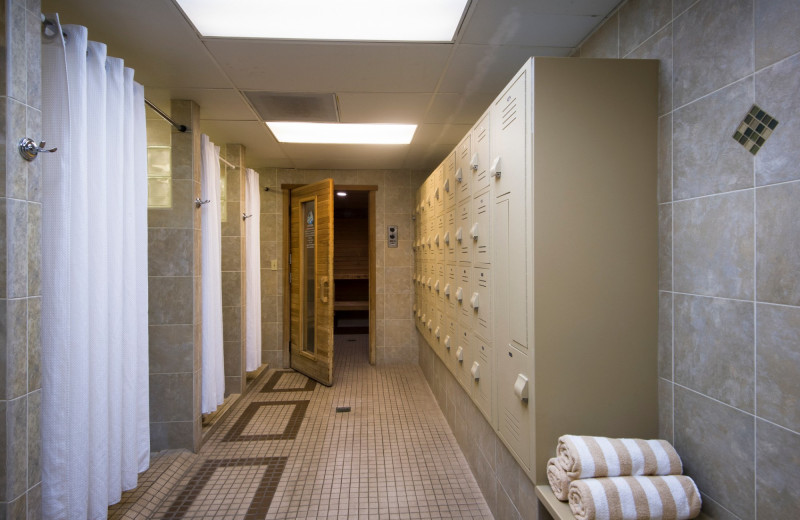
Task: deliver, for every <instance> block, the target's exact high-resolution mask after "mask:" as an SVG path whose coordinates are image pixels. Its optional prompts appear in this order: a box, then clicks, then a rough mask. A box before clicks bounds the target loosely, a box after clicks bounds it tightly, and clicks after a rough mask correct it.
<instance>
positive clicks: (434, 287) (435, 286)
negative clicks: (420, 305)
mask: <svg viewBox="0 0 800 520" xmlns="http://www.w3.org/2000/svg"><path fill="white" fill-rule="evenodd" d="M433 289H434V290H435V291H436V292H439V280H436V283H435V284H434V286H433Z"/></svg>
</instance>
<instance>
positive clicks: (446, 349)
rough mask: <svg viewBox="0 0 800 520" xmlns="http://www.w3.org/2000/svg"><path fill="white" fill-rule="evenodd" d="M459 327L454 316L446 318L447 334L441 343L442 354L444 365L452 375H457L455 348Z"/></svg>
mask: <svg viewBox="0 0 800 520" xmlns="http://www.w3.org/2000/svg"><path fill="white" fill-rule="evenodd" d="M460 330H461V328H460V327H459V325H458V320H457V319H455V318H447V335H446V337H445V341H444V342H443V343H442V347H443V350H442V352H443V355H444V359H443V361H444V362H445V365H446V366H447V369H448V370H450V373H451V374H453V376H455V377H458V376H457V374H458V364H457V363H456V357H455V353H456V348H457V344H458V339H459V338H458V335H459V331H460Z"/></svg>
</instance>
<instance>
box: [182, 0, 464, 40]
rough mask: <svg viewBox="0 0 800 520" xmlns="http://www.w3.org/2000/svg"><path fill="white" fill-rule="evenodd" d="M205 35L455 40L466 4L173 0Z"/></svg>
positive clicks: (447, 0) (457, 0)
mask: <svg viewBox="0 0 800 520" xmlns="http://www.w3.org/2000/svg"><path fill="white" fill-rule="evenodd" d="M175 1H176V2H177V3H178V5H180V7H181V9H183V11H184V13H186V16H188V17H189V19H190V20H191V21H192V23H193V24H194V26H195V27H196V28H197V30H198V31H200V33H201V34H202V35H203V36H218V37H232V38H274V39H292V40H364V41H425V42H449V41H452V40H453V37H454V36H455V33H456V30H457V29H458V24H459V23H460V21H461V17H462V16H463V14H464V9H465V8H466V6H467V3H468V0H229V1H227V2H220V1H219V0H175Z"/></svg>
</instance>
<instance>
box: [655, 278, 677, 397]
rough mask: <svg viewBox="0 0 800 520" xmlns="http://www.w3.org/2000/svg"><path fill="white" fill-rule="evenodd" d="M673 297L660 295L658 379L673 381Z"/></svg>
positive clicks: (668, 294) (662, 293)
mask: <svg viewBox="0 0 800 520" xmlns="http://www.w3.org/2000/svg"><path fill="white" fill-rule="evenodd" d="M672 297H673V294H672V293H669V292H663V291H662V292H659V293H658V377H661V378H664V379H666V380H668V381H672Z"/></svg>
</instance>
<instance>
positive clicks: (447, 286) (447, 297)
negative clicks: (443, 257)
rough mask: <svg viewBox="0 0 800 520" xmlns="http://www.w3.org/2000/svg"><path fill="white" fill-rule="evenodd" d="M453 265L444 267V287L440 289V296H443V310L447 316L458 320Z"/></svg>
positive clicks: (454, 268)
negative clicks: (445, 310)
mask: <svg viewBox="0 0 800 520" xmlns="http://www.w3.org/2000/svg"><path fill="white" fill-rule="evenodd" d="M457 269H458V268H457V267H456V266H455V265H451V264H447V265H446V266H445V280H444V287H443V288H442V295H443V296H444V302H445V308H446V309H447V315H448V316H452V317H453V318H454V319H458V311H457V308H456V288H457V285H456V270H457Z"/></svg>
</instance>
